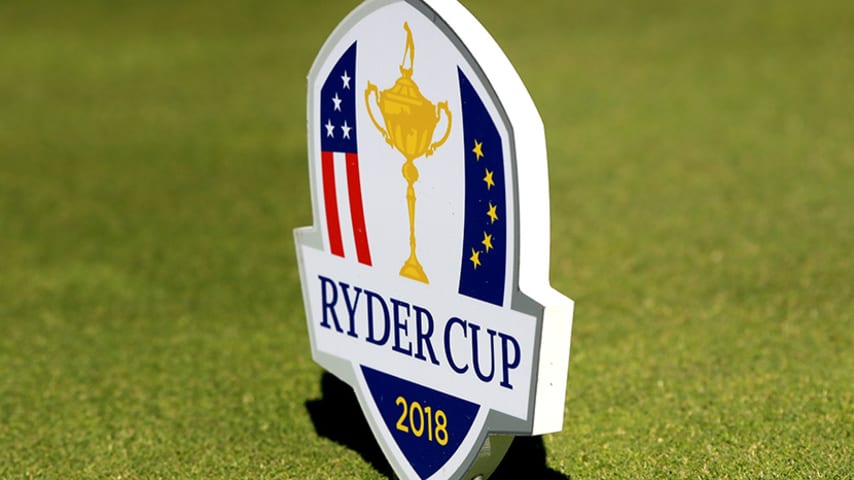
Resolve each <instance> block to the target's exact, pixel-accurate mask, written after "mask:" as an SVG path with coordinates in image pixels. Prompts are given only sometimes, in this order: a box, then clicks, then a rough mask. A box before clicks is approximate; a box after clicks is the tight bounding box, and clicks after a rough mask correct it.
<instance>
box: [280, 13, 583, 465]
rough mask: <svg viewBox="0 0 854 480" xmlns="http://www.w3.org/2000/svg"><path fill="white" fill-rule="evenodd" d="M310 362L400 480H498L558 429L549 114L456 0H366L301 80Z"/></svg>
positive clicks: (560, 316) (559, 361)
mask: <svg viewBox="0 0 854 480" xmlns="http://www.w3.org/2000/svg"><path fill="white" fill-rule="evenodd" d="M308 134H309V135H308V152H309V176H310V182H311V194H312V197H311V200H312V206H313V211H314V225H313V226H311V227H306V228H301V229H298V230H296V232H295V236H296V245H297V253H298V257H299V268H300V275H301V280H302V288H303V296H304V300H305V308H306V314H307V317H308V332H309V336H310V338H311V349H312V354H313V357H314V359H315V360H316V361H317V362H318V363H319V364H320V365H322V366H323V367H324V368H326V369H327V370H328V371H330V372H331V373H333V374H334V375H336V376H337V377H339V378H340V379H342V380H343V381H345V382H347V383H348V384H349V385H351V386H352V387H353V389H354V390H355V392H356V396H357V397H358V399H359V402H360V404H361V408H362V411H363V412H364V414H365V416H366V418H367V419H368V423H369V424H370V426H371V429H372V431H373V434H374V436H375V437H376V439H377V441H378V442H379V444H380V446H381V447H382V450H383V452H385V455H386V457H387V458H388V460H389V462H390V464H391V465H392V467H393V468H394V470H395V472H396V473H397V474H398V475H399V476H400V477H403V478H421V479H427V478H430V479H439V478H477V477H483V478H485V477H488V476H489V475H490V474H491V473H492V472H493V470H494V469H495V468H496V466H497V464H498V462H499V461H500V460H501V458H502V456H503V455H504V453H505V452H506V450H507V448H508V447H509V444H510V441H511V440H512V438H513V436H515V435H539V434H543V433H549V432H555V431H559V430H560V429H561V428H562V424H563V412H564V400H565V395H566V375H567V367H568V363H569V345H570V331H571V325H572V306H573V304H572V301H571V300H569V299H568V298H566V297H564V296H563V295H561V294H559V293H558V292H556V291H554V290H553V289H552V288H551V287H550V286H549V282H548V275H549V273H548V272H549V270H548V266H549V256H548V252H549V203H548V174H547V166H546V146H545V136H544V133H543V125H542V121H541V120H540V117H539V114H538V113H537V110H536V108H535V107H534V105H533V102H532V101H531V98H530V96H529V95H528V93H527V90H526V89H525V87H524V86H523V84H522V82H521V80H520V79H519V76H518V75H517V73H516V71H515V70H514V69H513V67H512V66H511V65H510V63H509V61H508V60H507V58H506V57H505V56H504V54H503V53H502V52H501V50H500V49H499V47H498V45H496V43H495V41H494V40H493V39H492V37H491V36H490V35H489V34H488V33H487V32H486V30H484V28H483V27H482V26H481V25H480V24H479V23H478V21H477V20H476V19H475V18H474V17H473V16H472V15H471V14H470V13H469V12H468V11H467V10H466V9H465V8H464V7H463V6H462V5H460V4H459V3H458V2H456V1H453V0H371V1H367V2H365V3H363V4H362V5H361V6H360V7H358V8H357V9H356V10H355V11H354V12H353V13H351V14H350V15H349V16H348V17H347V18H345V19H344V20H343V21H342V23H341V24H340V25H339V26H338V28H337V29H336V30H335V31H334V32H333V33H332V35H331V36H330V37H329V39H328V40H327V41H326V44H325V45H324V46H323V48H322V49H321V51H320V54H319V55H318V57H317V59H316V60H315V62H314V65H313V66H312V68H311V72H310V74H309V77H308Z"/></svg>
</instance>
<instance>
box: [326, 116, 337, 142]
mask: <svg viewBox="0 0 854 480" xmlns="http://www.w3.org/2000/svg"><path fill="white" fill-rule="evenodd" d="M324 127H326V136H327V137H332V138H335V134H334V133H333V132H334V131H335V125H332V120H327V121H326V125H324Z"/></svg>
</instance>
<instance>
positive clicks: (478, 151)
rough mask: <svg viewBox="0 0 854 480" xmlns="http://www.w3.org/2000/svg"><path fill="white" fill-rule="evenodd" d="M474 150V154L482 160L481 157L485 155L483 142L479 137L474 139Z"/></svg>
mask: <svg viewBox="0 0 854 480" xmlns="http://www.w3.org/2000/svg"><path fill="white" fill-rule="evenodd" d="M471 151H472V152H474V155H475V156H476V157H477V159H478V160H480V157H482V156H483V143H481V142H478V141H477V139H475V140H474V148H473V149H472V150H471Z"/></svg>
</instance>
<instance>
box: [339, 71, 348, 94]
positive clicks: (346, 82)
mask: <svg viewBox="0 0 854 480" xmlns="http://www.w3.org/2000/svg"><path fill="white" fill-rule="evenodd" d="M341 80H343V81H344V88H346V89H347V90H350V77H349V76H348V75H347V70H344V75H341Z"/></svg>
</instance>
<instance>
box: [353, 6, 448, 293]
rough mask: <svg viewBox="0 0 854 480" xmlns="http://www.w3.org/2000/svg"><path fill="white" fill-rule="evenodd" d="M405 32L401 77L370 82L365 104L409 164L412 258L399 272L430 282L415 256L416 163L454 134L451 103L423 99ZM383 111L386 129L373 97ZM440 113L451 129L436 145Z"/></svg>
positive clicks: (406, 167) (405, 175) (406, 26)
mask: <svg viewBox="0 0 854 480" xmlns="http://www.w3.org/2000/svg"><path fill="white" fill-rule="evenodd" d="M403 28H404V30H406V48H405V50H404V52H403V61H402V62H401V64H400V74H401V76H400V78H398V79H397V81H396V82H395V83H394V86H392V87H391V88H389V89H387V90H383V91H382V92H380V91H379V89H378V88H377V86H376V85H374V84H372V83H371V82H368V88H367V89H366V90H365V104H366V105H367V108H368V115H369V116H370V117H371V121H372V122H373V123H374V126H376V127H377V130H379V131H380V133H382V135H383V137H384V138H385V141H386V142H387V143H388V144H389V145H390V146H391V147H392V148H395V149H397V150H398V151H399V152H400V153H402V154H403V157H404V158H405V159H406V161H405V162H404V163H403V168H402V173H403V178H404V179H405V180H406V184H407V187H406V203H407V207H408V210H409V258H408V259H406V261H405V262H404V264H403V267H401V269H400V276H402V277H407V278H411V279H413V280H418V281H419V282H423V283H428V284H429V283H430V281H429V280H428V278H427V274H425V273H424V268H423V267H422V266H421V263H420V262H419V261H418V258H417V257H416V255H415V182H416V181H418V168H416V167H415V160H416V159H417V158H420V157H422V156H424V157H429V156H430V155H432V154H433V153H434V152H435V151H436V149H437V148H439V147H440V146H442V144H444V143H445V141H446V140H447V139H448V136H449V135H450V133H451V111H450V110H449V109H448V102H439V103H438V105H433V103H431V102H430V101H429V100H427V99H426V98H424V96H423V95H422V94H421V91H420V90H419V89H418V85H416V83H415V81H414V80H412V72H413V69H414V68H415V65H414V64H415V42H414V41H413V39H412V30H411V29H410V28H409V23H407V22H405V23H404V24H403ZM407 54H408V55H409V68H406V67H405V65H406V57H407ZM372 93H373V94H374V99H375V101H376V104H377V106H378V107H379V109H380V114H381V116H382V119H383V121H384V122H385V128H383V126H381V125H380V123H379V122H377V119H376V117H374V114H373V112H372V110H371V94H372ZM441 112H445V116H446V117H447V119H448V126H447V129H446V130H445V134H444V135H443V136H442V138H441V139H439V140H438V141H436V142H433V141H432V140H433V133H434V131H435V129H436V126H437V125H438V124H439V119H440V117H441Z"/></svg>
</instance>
